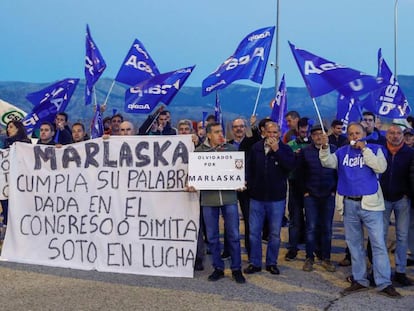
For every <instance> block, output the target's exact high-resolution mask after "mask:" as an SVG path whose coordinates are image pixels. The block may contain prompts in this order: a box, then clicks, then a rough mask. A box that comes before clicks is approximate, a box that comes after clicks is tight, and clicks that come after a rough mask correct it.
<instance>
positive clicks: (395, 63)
mask: <svg viewBox="0 0 414 311" xmlns="http://www.w3.org/2000/svg"><path fill="white" fill-rule="evenodd" d="M397 8H398V0H395V4H394V77H395V78H397V26H398V25H397Z"/></svg>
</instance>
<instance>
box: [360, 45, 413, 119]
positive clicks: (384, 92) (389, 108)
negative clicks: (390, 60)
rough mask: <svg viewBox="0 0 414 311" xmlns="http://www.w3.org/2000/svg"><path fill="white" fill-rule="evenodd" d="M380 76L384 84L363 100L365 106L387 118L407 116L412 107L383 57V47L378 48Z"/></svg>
mask: <svg viewBox="0 0 414 311" xmlns="http://www.w3.org/2000/svg"><path fill="white" fill-rule="evenodd" d="M378 77H379V78H382V79H383V81H384V84H383V86H382V87H381V88H379V89H377V90H375V91H373V92H371V93H370V94H369V96H367V97H366V98H365V99H364V100H363V106H364V108H365V109H367V110H369V111H371V112H373V113H375V114H377V115H379V116H382V117H386V118H405V117H407V116H408V115H409V114H410V113H411V108H410V106H409V104H408V101H407V98H406V97H405V95H404V93H403V91H402V90H401V87H400V86H399V84H398V81H397V78H396V77H395V76H394V75H393V73H392V71H391V70H390V68H389V67H388V65H387V63H386V62H385V60H384V58H383V57H382V53H381V49H379V50H378Z"/></svg>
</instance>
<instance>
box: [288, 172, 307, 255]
mask: <svg viewBox="0 0 414 311" xmlns="http://www.w3.org/2000/svg"><path fill="white" fill-rule="evenodd" d="M298 188H299V187H298V186H297V182H296V181H295V180H289V200H288V211H289V244H288V249H289V250H293V251H294V252H297V250H298V244H299V243H300V242H301V240H302V239H303V236H304V234H305V230H306V229H305V221H304V213H303V193H302V192H301V191H299V189H298Z"/></svg>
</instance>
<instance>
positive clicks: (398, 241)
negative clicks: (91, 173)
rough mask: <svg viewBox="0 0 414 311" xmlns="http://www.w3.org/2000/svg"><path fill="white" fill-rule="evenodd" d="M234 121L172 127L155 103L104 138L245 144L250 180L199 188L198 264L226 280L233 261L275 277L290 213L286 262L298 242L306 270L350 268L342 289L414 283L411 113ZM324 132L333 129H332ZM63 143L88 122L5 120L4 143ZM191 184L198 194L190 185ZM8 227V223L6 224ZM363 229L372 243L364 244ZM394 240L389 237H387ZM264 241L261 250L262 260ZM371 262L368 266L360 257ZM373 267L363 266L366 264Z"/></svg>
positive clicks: (112, 122)
mask: <svg viewBox="0 0 414 311" xmlns="http://www.w3.org/2000/svg"><path fill="white" fill-rule="evenodd" d="M257 121H259V120H257V119H256V117H255V116H252V117H251V118H250V120H248V121H247V120H245V119H244V118H241V117H240V118H236V119H234V120H233V121H232V122H231V124H229V129H230V130H229V131H227V137H226V135H224V128H223V126H222V125H221V124H220V123H217V122H216V121H215V117H214V115H210V116H208V117H207V119H206V120H203V121H199V120H195V121H192V120H187V119H183V120H179V121H178V122H177V123H176V127H174V126H173V125H174V123H173V122H172V120H171V114H170V112H169V111H167V110H165V109H164V107H161V108H159V109H158V110H156V111H155V112H154V113H153V114H151V115H149V116H148V117H147V119H146V120H145V121H144V122H143V123H142V124H141V126H139V127H138V126H136V125H135V124H134V123H133V122H131V121H129V120H126V119H124V117H123V115H122V114H114V115H113V116H110V117H106V118H104V119H103V125H104V138H107V137H109V136H116V135H191V137H192V141H193V143H194V146H195V151H196V152H223V151H230V152H231V151H242V152H244V153H245V159H246V166H245V167H246V172H245V173H246V174H245V176H246V184H245V187H243V188H241V189H237V190H208V191H206V190H204V191H203V190H202V191H200V208H201V209H200V234H199V239H198V245H197V256H196V260H195V266H194V269H195V270H204V257H205V255H206V254H207V253H208V254H211V256H212V260H211V262H212V265H213V272H212V274H211V275H210V276H209V277H208V279H209V280H210V281H217V280H219V279H221V278H223V277H224V275H225V274H224V269H225V266H226V259H228V258H230V268H231V270H232V277H233V279H234V280H235V281H236V282H237V283H245V282H246V279H245V276H244V275H245V274H253V273H260V272H261V270H262V262H263V261H264V262H265V265H264V266H265V270H266V271H268V272H269V273H271V274H273V275H278V274H280V270H279V268H278V257H279V250H280V247H281V235H280V233H281V228H282V226H283V225H284V224H285V223H286V218H285V211H287V216H288V227H289V228H288V232H289V240H288V241H287V242H288V243H287V250H286V252H285V253H284V256H283V257H284V259H285V260H286V261H293V260H296V258H297V254H298V252H299V251H300V248H299V245H301V244H304V245H305V247H304V249H305V256H306V259H305V262H304V264H303V271H306V272H311V271H313V270H314V265H315V264H316V262H317V261H318V262H319V263H320V265H321V266H322V267H323V268H324V269H325V270H326V271H328V272H335V271H336V265H340V266H351V268H352V275H350V276H349V277H348V278H347V280H348V281H349V282H350V283H351V284H350V286H349V287H347V288H346V289H344V290H343V292H342V294H343V295H348V294H351V293H354V292H359V291H363V290H367V289H368V288H369V286H376V287H377V289H378V292H379V293H380V294H382V295H385V296H387V297H390V298H399V297H401V295H400V294H399V293H398V292H397V291H396V289H395V288H394V287H393V285H392V280H394V281H395V282H396V283H398V284H399V285H401V286H410V285H412V281H411V280H410V279H409V278H408V277H407V275H406V267H407V266H410V265H414V215H413V214H414V206H413V204H414V200H411V199H412V196H413V195H414V129H413V128H412V121H413V119H412V118H411V117H409V118H407V122H406V125H404V126H403V125H402V124H398V125H397V124H390V125H389V126H388V128H387V129H386V130H385V131H381V129H379V128H377V127H376V124H378V123H376V121H378V119H377V118H376V116H375V115H374V114H373V113H371V112H369V111H366V112H364V113H363V116H362V118H361V121H360V122H359V123H350V124H348V126H347V128H346V134H343V131H344V124H343V122H341V121H339V120H334V121H333V122H332V123H331V128H330V129H329V130H328V129H327V128H326V127H325V126H324V125H321V124H314V122H312V120H310V119H309V118H307V117H300V115H299V113H298V112H296V111H290V112H288V113H287V114H286V115H285V121H286V124H287V127H288V128H287V129H286V130H285V131H284V132H282V127H281V125H280V124H277V123H275V122H273V121H272V120H271V119H269V118H264V119H262V120H260V121H259V122H257ZM328 134H329V135H328ZM33 139H37V140H35V142H36V143H37V144H43V145H56V147H60V146H62V145H67V144H72V143H78V142H82V141H84V140H88V139H89V136H88V134H87V130H86V127H85V125H84V124H82V123H80V122H76V123H73V124H72V126H71V127H70V126H69V117H68V115H67V114H66V113H58V114H57V115H56V117H55V120H54V122H53V123H50V122H42V123H41V124H40V126H39V128H38V129H37V130H35V131H34V132H33V133H32V139H30V138H29V137H28V135H27V134H26V130H25V127H24V126H23V124H22V122H20V121H10V122H9V123H8V124H7V127H6V137H5V139H4V142H3V148H9V147H10V146H11V145H12V144H13V143H14V142H17V141H18V142H25V143H31V142H32V141H33ZM187 190H188V191H197V189H194V188H193V187H188V188H187ZM1 205H2V211H3V212H2V222H3V224H4V226H6V225H7V209H8V201H7V200H2V201H1ZM335 208H336V209H337V210H338V211H339V212H340V213H341V214H342V215H343V219H344V227H345V240H346V244H347V249H346V251H345V252H344V259H343V260H342V261H340V262H338V263H334V262H332V261H331V243H332V227H333V218H334V213H335ZM239 210H240V211H241V214H242V219H243V221H244V246H245V251H246V253H247V258H248V263H247V266H246V267H245V268H244V269H243V268H242V260H241V258H242V257H241V254H242V249H243V248H242V245H241V243H240V236H241V234H240V232H239V219H240V215H239ZM392 213H394V219H395V251H394V256H395V268H394V272H393V273H392V272H391V270H392V268H391V265H390V258H389V256H390V255H389V250H388V249H387V239H388V231H389V225H390V221H391V214H392ZM220 215H221V216H222V217H223V220H224V245H223V246H222V245H221V241H220V226H219V219H220ZM3 231H4V230H3ZM364 231H365V232H367V233H368V243H367V245H365V243H364ZM392 239H394V237H392ZM263 240H265V241H266V244H267V246H266V247H267V250H266V254H265V256H264V258H262V248H263V245H264V244H263ZM367 255H368V259H369V261H370V263H371V264H370V265H369V266H368V265H367V264H366V256H367ZM368 267H369V269H368Z"/></svg>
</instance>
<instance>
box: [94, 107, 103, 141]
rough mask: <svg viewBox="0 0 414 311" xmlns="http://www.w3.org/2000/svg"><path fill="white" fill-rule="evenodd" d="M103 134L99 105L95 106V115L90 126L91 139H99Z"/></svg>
mask: <svg viewBox="0 0 414 311" xmlns="http://www.w3.org/2000/svg"><path fill="white" fill-rule="evenodd" d="M103 133H104V126H103V120H102V113H101V105H99V104H96V111H95V115H94V116H93V119H92V124H91V138H98V137H101V136H102V135H103Z"/></svg>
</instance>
